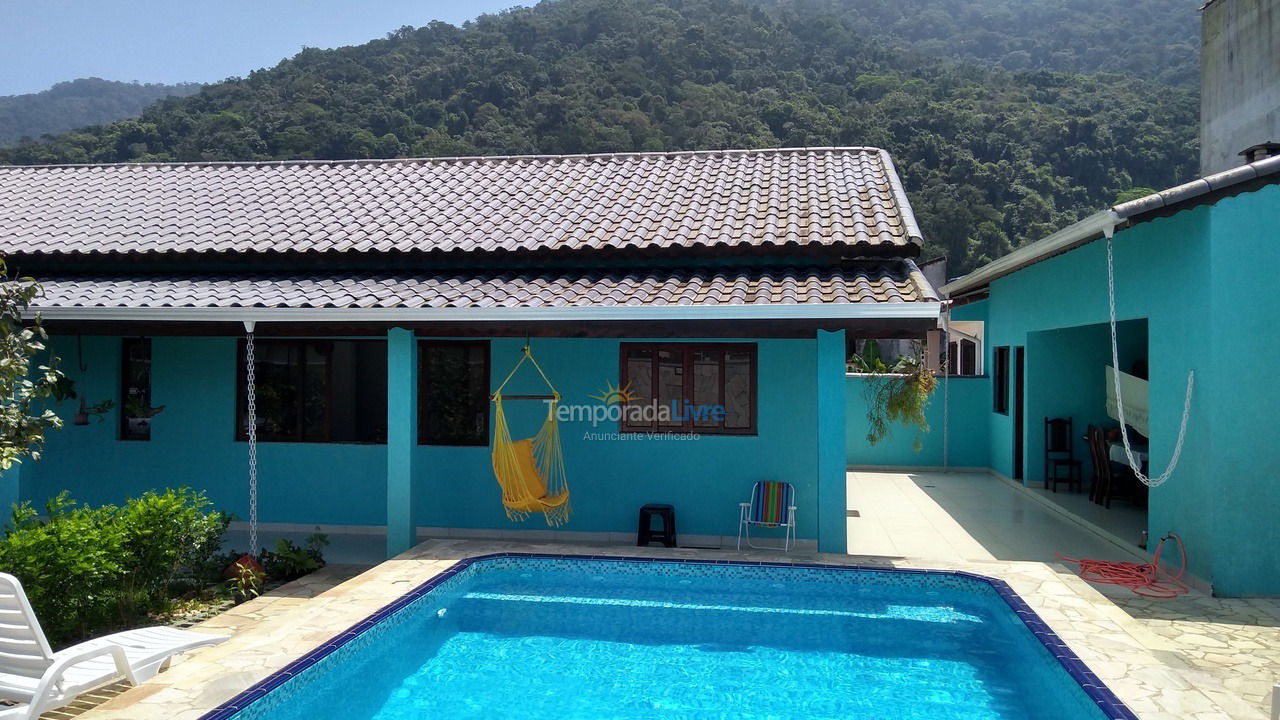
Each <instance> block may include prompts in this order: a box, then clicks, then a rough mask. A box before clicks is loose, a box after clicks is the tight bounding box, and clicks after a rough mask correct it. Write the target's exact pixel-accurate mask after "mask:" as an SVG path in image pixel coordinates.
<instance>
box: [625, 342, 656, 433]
mask: <svg viewBox="0 0 1280 720" xmlns="http://www.w3.org/2000/svg"><path fill="white" fill-rule="evenodd" d="M622 352H623V355H622V357H623V359H624V360H623V368H622V371H623V377H622V379H621V380H620V381H619V382H620V383H621V384H622V389H624V390H627V391H628V392H629V393H630V397H631V398H632V401H631V402H630V403H627V409H631V408H637V407H638V408H645V407H648V406H649V405H651V404H653V400H654V398H653V358H654V351H653V349H652V348H647V347H631V348H623V351H622ZM622 429H624V430H632V431H640V430H653V429H654V423H653V421H652V420H650V421H647V422H646V421H645V420H643V419H640V418H633V417H632V416H631V415H625V416H624V417H623V421H622Z"/></svg>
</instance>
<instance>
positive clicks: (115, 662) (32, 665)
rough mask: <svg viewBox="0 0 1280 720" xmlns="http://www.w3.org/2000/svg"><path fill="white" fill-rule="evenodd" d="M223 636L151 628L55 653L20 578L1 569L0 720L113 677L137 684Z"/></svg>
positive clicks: (24, 715)
mask: <svg viewBox="0 0 1280 720" xmlns="http://www.w3.org/2000/svg"><path fill="white" fill-rule="evenodd" d="M227 637H228V636H227V635H207V634H205V633H198V632H191V631H189V630H178V629H177V628H171V627H150V628H142V629H140V630H126V631H125V632H120V633H115V634H113V635H107V636H105V637H100V638H97V639H95V640H89V641H87V642H83V643H80V644H79V645H75V646H72V647H69V648H67V649H65V650H60V651H58V652H56V653H55V652H53V651H52V650H51V649H50V647H49V641H48V640H46V639H45V637H44V631H43V630H41V629H40V621H39V620H38V619H37V618H36V614H35V612H33V611H32V609H31V603H30V602H29V601H28V600H27V594H26V593H25V592H23V590H22V583H20V582H18V578H16V577H14V576H12V575H8V574H6V573H0V699H2V700H9V701H12V702H17V703H24V704H22V705H17V706H11V707H6V706H3V705H0V720H36V718H38V717H40V714H41V713H44V712H48V711H49V710H54V709H57V708H60V707H63V706H66V705H69V704H71V703H72V702H73V701H74V700H75V699H76V697H77V696H78V695H80V694H82V693H86V692H88V691H90V690H93V689H95V688H99V687H102V686H103V685H108V684H110V683H113V682H116V681H117V680H128V681H129V682H130V683H132V684H134V685H136V684H138V683H140V682H142V681H143V680H147V679H149V678H152V677H154V676H155V674H156V673H158V672H160V671H161V670H163V669H164V668H165V667H166V666H167V665H168V663H169V659H170V658H172V657H173V656H174V655H177V654H178V653H182V652H187V651H188V650H193V649H195V648H198V647H203V646H205V645H217V644H218V643H220V642H222V641H224V640H226V639H227Z"/></svg>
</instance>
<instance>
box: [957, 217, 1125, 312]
mask: <svg viewBox="0 0 1280 720" xmlns="http://www.w3.org/2000/svg"><path fill="white" fill-rule="evenodd" d="M1122 222H1124V220H1122V219H1121V218H1120V216H1119V215H1117V214H1116V213H1115V211H1113V210H1103V211H1102V212H1098V213H1094V214H1093V215H1090V216H1089V217H1087V218H1085V219H1083V220H1081V221H1079V222H1077V223H1076V224H1074V225H1068V226H1067V227H1064V228H1062V229H1061V230H1059V231H1057V232H1055V233H1054V234H1052V235H1050V236H1049V237H1046V238H1044V239H1043V240H1038V241H1036V242H1033V243H1031V244H1030V245H1027V246H1024V247H1020V248H1018V249H1017V250H1014V251H1013V252H1011V253H1009V254H1008V255H1005V256H1004V257H1002V258H999V259H997V260H994V261H992V262H989V263H987V264H986V265H983V266H982V267H980V268H978V269H977V270H974V271H973V272H971V273H969V274H968V275H965V276H964V277H961V278H958V279H956V280H952V281H951V282H949V283H947V284H946V285H943V286H942V287H941V288H939V290H940V291H941V292H942V294H943V295H945V296H947V297H956V296H957V295H962V294H964V293H966V292H969V291H970V290H976V289H978V288H981V287H984V286H986V285H989V284H990V283H991V281H992V280H996V279H997V278H1001V277H1004V276H1005V275H1008V274H1009V273H1012V272H1014V271H1017V270H1021V269H1022V268H1024V267H1026V266H1028V265H1032V264H1034V263H1037V262H1039V261H1041V260H1044V259H1046V258H1050V257H1053V256H1054V255H1058V254H1061V253H1064V252H1066V251H1068V250H1072V249H1075V248H1077V247H1079V246H1081V245H1083V244H1085V243H1087V242H1089V241H1091V240H1094V239H1096V238H1098V237H1102V236H1107V237H1110V236H1111V234H1112V233H1114V232H1115V228H1116V226H1117V225H1119V224H1121V223H1122Z"/></svg>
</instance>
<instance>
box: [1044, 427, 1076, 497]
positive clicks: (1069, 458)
mask: <svg viewBox="0 0 1280 720" xmlns="http://www.w3.org/2000/svg"><path fill="white" fill-rule="evenodd" d="M1064 469H1065V470H1066V472H1067V476H1066V477H1065V478H1064V477H1063V476H1062V471H1063V470H1064ZM1060 482H1066V483H1067V489H1068V490H1071V489H1077V490H1078V489H1080V484H1081V483H1080V461H1079V460H1077V459H1076V452H1075V438H1073V437H1072V432H1071V418H1045V419H1044V483H1045V485H1046V486H1048V487H1049V488H1050V489H1051V490H1052V491H1053V492H1058V483H1060Z"/></svg>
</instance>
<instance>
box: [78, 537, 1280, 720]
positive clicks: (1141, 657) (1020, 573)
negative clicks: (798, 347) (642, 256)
mask: <svg viewBox="0 0 1280 720" xmlns="http://www.w3.org/2000/svg"><path fill="white" fill-rule="evenodd" d="M504 551H505V552H521V551H526V552H552V553H579V554H581V553H591V554H602V555H638V556H646V557H670V558H688V557H700V558H723V559H741V560H767V561H775V562H776V561H783V562H786V561H793V562H814V561H817V562H824V563H832V564H860V565H894V566H907V567H923V566H928V567H934V568H939V569H962V570H969V571H972V572H978V573H982V574H985V575H990V576H996V577H1000V578H1002V579H1004V580H1005V581H1006V582H1008V583H1009V584H1010V585H1011V586H1012V587H1013V588H1014V590H1015V591H1016V592H1018V593H1019V594H1020V595H1021V596H1022V597H1023V598H1024V599H1025V600H1026V601H1027V602H1028V603H1029V604H1030V605H1031V606H1032V607H1034V608H1035V609H1036V611H1037V612H1038V613H1040V615H1041V617H1042V618H1043V619H1044V620H1045V622H1047V623H1048V624H1049V625H1050V626H1051V627H1052V628H1053V629H1054V630H1055V631H1056V632H1057V633H1058V634H1059V635H1060V636H1061V637H1062V638H1063V640H1064V641H1065V642H1066V643H1067V644H1068V645H1070V646H1071V647H1072V648H1073V649H1074V650H1075V651H1076V652H1077V653H1078V654H1079V655H1080V657H1081V659H1083V660H1084V662H1085V663H1086V664H1087V665H1088V666H1089V667H1090V668H1091V669H1092V670H1093V671H1094V672H1095V673H1096V674H1097V675H1098V676H1099V677H1101V678H1102V679H1103V680H1104V681H1105V682H1106V683H1107V684H1108V686H1109V687H1110V688H1111V689H1112V690H1113V691H1115V693H1116V694H1117V695H1119V696H1120V698H1121V699H1122V700H1124V701H1125V702H1126V703H1127V704H1128V705H1129V706H1130V707H1131V708H1132V709H1133V710H1134V711H1135V712H1136V713H1137V714H1138V715H1139V716H1140V717H1142V718H1144V720H1173V719H1174V718H1180V719H1193V720H1227V719H1229V718H1235V719H1237V720H1255V719H1256V718H1265V717H1266V715H1265V710H1264V708H1265V705H1261V704H1260V703H1259V702H1258V699H1259V697H1260V694H1265V688H1264V687H1263V685H1266V684H1268V683H1269V682H1270V680H1271V678H1272V677H1273V676H1274V672H1275V670H1276V669H1277V667H1280V665H1277V662H1278V660H1277V658H1275V657H1274V656H1268V655H1266V654H1265V653H1264V652H1262V651H1263V648H1262V647H1258V646H1264V647H1266V648H1270V649H1271V650H1272V651H1274V650H1275V649H1276V646H1277V642H1276V637H1275V633H1276V625H1277V622H1276V615H1274V614H1272V613H1275V612H1280V610H1278V609H1277V608H1280V606H1278V605H1276V604H1274V603H1270V602H1262V601H1251V600H1241V601H1226V600H1217V599H1214V598H1206V597H1194V598H1184V599H1182V600H1179V601H1177V603H1176V604H1169V603H1165V604H1155V601H1139V600H1134V599H1129V598H1122V599H1121V600H1120V603H1119V604H1117V603H1114V602H1112V601H1111V600H1109V599H1108V598H1107V597H1106V596H1104V595H1103V594H1101V593H1099V592H1098V591H1097V590H1095V589H1094V588H1092V587H1090V586H1089V585H1088V584H1087V583H1085V582H1083V581H1082V580H1080V579H1079V578H1077V577H1075V576H1074V575H1071V574H1070V573H1068V572H1065V571H1064V569H1063V568H1054V567H1051V566H1050V565H1048V564H1045V563H1039V562H1011V561H986V562H974V561H955V560H935V561H928V562H924V561H920V560H918V559H911V558H905V559H904V558H884V557H872V556H844V555H819V554H812V553H791V554H790V555H786V556H783V555H780V554H778V553H774V552H760V551H754V552H728V551H710V550H686V549H670V550H668V549H663V548H635V547H626V546H617V545H613V546H603V545H599V546H587V545H568V544H555V543H515V542H510V541H492V542H487V541H479V540H432V541H429V542H426V543H423V544H421V545H419V546H417V547H415V548H414V549H412V550H410V551H409V552H407V553H405V554H404V555H401V556H399V557H397V558H395V559H392V560H389V561H387V562H385V563H383V564H381V565H378V566H377V567H374V568H372V569H370V570H368V571H367V572H364V573H362V574H360V575H358V576H357V577H354V578H352V579H350V580H348V581H346V582H341V583H340V584H337V585H334V584H333V580H335V579H337V578H335V577H330V578H328V579H326V578H325V577H318V578H317V577H314V576H313V578H311V579H304V581H302V582H299V583H297V584H296V587H290V588H289V589H288V590H287V591H286V592H285V593H283V594H281V595H280V596H278V597H276V596H273V597H264V598H260V599H259V600H255V601H253V602H251V603H246V604H244V605H241V606H240V607H237V608H235V609H233V610H232V611H230V612H228V613H226V614H224V615H222V616H218V617H215V618H213V619H211V620H209V621H208V622H206V623H204V624H202V625H200V626H198V628H207V629H209V630H210V631H218V632H233V633H234V634H235V636H234V637H233V638H232V639H231V640H229V641H228V642H226V643H224V644H223V645H220V646H217V647H213V648H207V649H204V650H201V651H198V652H196V653H193V654H192V655H191V656H190V657H189V658H186V659H184V660H182V661H180V662H177V663H175V664H174V666H173V667H172V668H171V669H170V670H168V671H166V672H164V673H161V674H160V675H159V676H157V677H156V678H154V679H153V680H151V681H148V682H146V683H143V684H142V685H141V686H139V687H137V688H132V689H128V690H127V691H125V692H122V693H119V694H117V695H115V696H114V697H110V698H109V699H106V701H105V702H102V703H101V704H100V705H98V706H97V707H94V708H92V709H90V710H88V711H87V712H84V713H82V714H80V715H79V717H81V718H83V719H84V720H108V719H111V720H160V719H162V718H163V720H195V719H196V718H198V717H200V716H201V715H202V714H204V713H206V712H208V711H209V710H210V709H212V708H214V707H216V706H217V705H218V704H220V703H222V702H224V701H226V700H227V699H229V698H231V697H233V696H234V695H236V694H237V693H238V692H240V691H241V690H243V689H244V688H246V687H248V686H250V685H252V684H253V683H255V682H257V681H258V680H261V679H262V678H264V677H266V676H267V675H269V674H271V672H273V671H274V670H276V669H278V668H280V667H283V666H284V665H286V664H288V663H289V662H291V661H292V660H294V659H296V658H298V657H300V656H302V655H303V654H305V653H306V652H307V651H309V650H311V649H312V648H314V647H316V646H318V645H320V644H322V643H323V641H324V640H326V639H328V638H329V637H331V636H333V635H334V634H336V633H338V632H340V631H342V630H343V629H345V628H346V627H348V626H349V625H352V624H354V623H355V622H358V621H359V620H361V619H363V618H364V617H366V616H367V615H369V614H371V613H372V612H374V611H375V610H377V609H378V608H379V607H381V606H383V605H385V604H387V603H388V602H390V601H391V600H393V599H394V598H396V597H398V596H400V595H402V594H404V593H405V592H407V591H408V590H409V589H411V588H413V587H415V586H416V585H418V584H420V583H422V582H424V581H425V580H427V579H429V578H430V577H432V576H433V575H435V574H437V573H439V572H441V571H443V570H444V569H446V568H448V567H449V566H451V565H452V564H454V563H455V562H457V561H458V560H460V559H462V558H465V557H469V556H475V555H483V554H488V553H493V552H504ZM283 589H284V588H282V590H283ZM317 591H319V592H318V594H317ZM1268 618H1269V619H1268ZM1259 674H1260V675H1261V677H1259ZM1259 683H1261V684H1259ZM1268 687H1269V685H1268Z"/></svg>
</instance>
